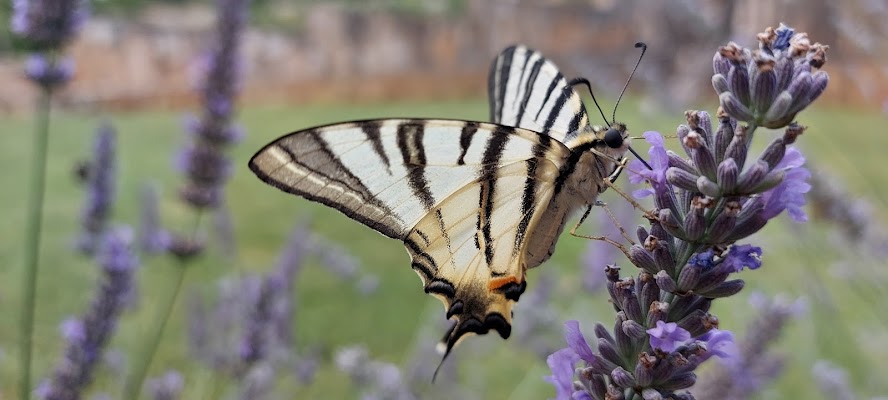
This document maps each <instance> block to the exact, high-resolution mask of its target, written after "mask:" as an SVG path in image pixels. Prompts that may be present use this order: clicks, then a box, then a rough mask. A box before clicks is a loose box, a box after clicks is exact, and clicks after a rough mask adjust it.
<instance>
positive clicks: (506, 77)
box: [487, 45, 589, 143]
mask: <svg viewBox="0 0 888 400" xmlns="http://www.w3.org/2000/svg"><path fill="white" fill-rule="evenodd" d="M487 82H488V99H489V102H490V119H491V121H493V122H494V123H498V124H503V125H509V126H516V127H520V128H524V129H529V130H532V131H536V132H544V133H546V134H548V135H550V136H552V137H553V138H555V139H556V140H558V141H560V142H561V143H567V142H568V141H570V140H571V139H572V138H574V137H575V136H576V135H577V133H578V132H583V131H584V130H586V129H587V128H588V126H589V116H588V115H587V114H586V108H585V107H584V106H583V101H582V99H581V98H580V95H579V94H578V93H577V92H576V91H574V90H573V88H572V87H570V86H568V84H567V79H565V77H564V75H562V74H561V72H560V71H558V67H557V66H555V64H554V63H553V62H552V61H550V60H548V59H546V58H545V57H543V55H542V54H540V52H538V51H535V50H532V49H530V48H528V47H526V46H521V45H518V46H511V47H508V48H506V49H505V50H503V51H502V52H501V53H500V54H499V55H498V56H497V57H496V59H494V60H493V63H491V66H490V74H489V76H488V81H487Z"/></svg>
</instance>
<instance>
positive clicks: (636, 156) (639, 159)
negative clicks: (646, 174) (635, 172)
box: [629, 146, 654, 171]
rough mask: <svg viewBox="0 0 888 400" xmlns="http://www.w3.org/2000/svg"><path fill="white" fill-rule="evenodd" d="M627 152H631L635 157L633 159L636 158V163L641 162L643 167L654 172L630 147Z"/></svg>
mask: <svg viewBox="0 0 888 400" xmlns="http://www.w3.org/2000/svg"><path fill="white" fill-rule="evenodd" d="M629 151H631V152H632V154H633V155H634V156H635V158H637V159H638V161H641V163H642V164H644V166H645V167H647V169H649V170H651V171H653V170H654V169H653V168H651V166H650V165H649V164H648V163H647V161H645V160H644V158H641V156H640V155H638V153H636V152H635V149H633V148H632V146H629Z"/></svg>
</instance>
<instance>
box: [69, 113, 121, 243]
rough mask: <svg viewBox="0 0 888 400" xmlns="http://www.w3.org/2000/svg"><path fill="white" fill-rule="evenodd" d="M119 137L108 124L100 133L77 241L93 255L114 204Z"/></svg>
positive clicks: (94, 150) (95, 144) (95, 147)
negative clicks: (80, 230)
mask: <svg viewBox="0 0 888 400" xmlns="http://www.w3.org/2000/svg"><path fill="white" fill-rule="evenodd" d="M116 136H117V132H115V130H114V128H113V127H112V126H111V125H109V124H107V123H105V124H102V125H101V126H100V127H99V130H98V132H96V138H95V142H94V145H93V159H92V162H91V163H90V166H91V167H90V173H89V176H88V182H87V189H86V202H85V204H84V206H83V212H82V214H81V224H82V228H83V229H82V232H81V235H80V238H79V239H78V241H77V247H78V249H79V250H80V251H82V252H84V253H85V254H92V253H93V252H95V250H96V248H97V247H98V245H99V240H100V239H101V237H102V234H103V233H104V231H105V228H106V225H107V224H108V217H109V216H110V214H111V206H112V205H113V203H114V197H115V194H114V189H115V186H116V182H115V175H116V171H117V166H116V164H117V162H116V160H115V157H116V156H115V154H116V148H117V144H116V142H117V140H116Z"/></svg>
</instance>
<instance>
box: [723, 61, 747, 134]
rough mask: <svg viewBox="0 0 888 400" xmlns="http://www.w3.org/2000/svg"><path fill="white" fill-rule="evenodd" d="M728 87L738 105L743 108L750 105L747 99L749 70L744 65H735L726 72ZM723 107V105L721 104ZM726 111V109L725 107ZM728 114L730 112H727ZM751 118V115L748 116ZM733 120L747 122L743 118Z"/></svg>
mask: <svg viewBox="0 0 888 400" xmlns="http://www.w3.org/2000/svg"><path fill="white" fill-rule="evenodd" d="M728 85H729V86H730V88H731V93H732V94H733V95H734V96H736V99H737V101H738V103H739V104H740V105H742V106H743V107H744V108H745V107H747V105H748V104H750V99H749V94H750V90H749V70H748V69H747V67H746V65H736V66H734V68H731V71H730V72H728ZM722 105H724V104H722ZM725 108H726V109H727V107H725ZM727 111H728V113H730V110H727ZM750 116H751V115H750ZM735 118H737V119H739V120H741V121H748V120H749V119H745V118H738V117H736V116H735Z"/></svg>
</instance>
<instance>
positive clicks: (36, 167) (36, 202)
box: [19, 88, 52, 400]
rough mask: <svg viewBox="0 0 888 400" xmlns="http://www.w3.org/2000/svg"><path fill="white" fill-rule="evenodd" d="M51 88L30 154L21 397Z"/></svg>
mask: <svg viewBox="0 0 888 400" xmlns="http://www.w3.org/2000/svg"><path fill="white" fill-rule="evenodd" d="M51 99H52V90H50V89H49V88H43V90H41V92H40V98H39V99H38V102H37V113H36V124H35V125H36V130H35V132H34V147H33V150H32V151H33V154H32V155H31V187H30V190H29V193H28V206H27V207H28V214H27V215H28V222H27V225H28V226H27V228H26V229H27V233H26V236H25V240H26V242H25V255H24V263H23V264H24V271H22V276H23V283H22V286H23V287H24V290H23V291H22V314H21V324H20V325H19V328H20V330H21V332H20V336H19V356H20V357H19V372H20V374H21V377H20V381H19V398H20V399H22V400H27V399H28V398H30V397H31V348H32V342H33V335H34V307H35V304H36V293H37V269H38V267H39V265H40V228H41V226H42V225H43V195H44V192H45V191H46V155H47V149H48V147H49V113H50V100H51Z"/></svg>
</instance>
